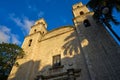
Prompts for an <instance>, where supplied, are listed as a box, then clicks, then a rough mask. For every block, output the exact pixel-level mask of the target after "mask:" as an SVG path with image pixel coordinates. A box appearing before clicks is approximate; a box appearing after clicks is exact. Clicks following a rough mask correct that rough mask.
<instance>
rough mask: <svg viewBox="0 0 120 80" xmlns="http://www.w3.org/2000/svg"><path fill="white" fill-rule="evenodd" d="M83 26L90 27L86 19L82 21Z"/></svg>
mask: <svg viewBox="0 0 120 80" xmlns="http://www.w3.org/2000/svg"><path fill="white" fill-rule="evenodd" d="M83 24H84V26H85V27H89V26H91V24H90V22H89V20H88V19H85V20H84V21H83Z"/></svg>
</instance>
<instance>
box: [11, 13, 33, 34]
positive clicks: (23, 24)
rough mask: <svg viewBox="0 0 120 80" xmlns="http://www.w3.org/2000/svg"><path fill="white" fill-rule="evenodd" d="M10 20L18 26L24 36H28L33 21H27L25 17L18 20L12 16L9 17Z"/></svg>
mask: <svg viewBox="0 0 120 80" xmlns="http://www.w3.org/2000/svg"><path fill="white" fill-rule="evenodd" d="M10 18H11V20H13V21H14V22H15V23H16V25H17V26H19V27H20V28H21V30H22V31H23V34H24V35H26V34H28V32H29V30H30V28H31V26H33V24H34V21H33V20H29V19H28V18H27V17H24V18H22V19H20V18H18V17H15V16H14V15H13V14H12V15H10Z"/></svg>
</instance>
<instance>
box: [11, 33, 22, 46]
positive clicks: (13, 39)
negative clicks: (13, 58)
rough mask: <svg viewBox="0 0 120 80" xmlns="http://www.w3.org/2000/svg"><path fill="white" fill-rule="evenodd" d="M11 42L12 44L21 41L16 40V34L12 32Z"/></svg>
mask: <svg viewBox="0 0 120 80" xmlns="http://www.w3.org/2000/svg"><path fill="white" fill-rule="evenodd" d="M11 37H12V43H14V44H21V42H20V41H19V40H18V35H15V34H12V35H11Z"/></svg>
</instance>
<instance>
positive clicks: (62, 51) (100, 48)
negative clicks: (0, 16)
mask: <svg viewBox="0 0 120 80" xmlns="http://www.w3.org/2000/svg"><path fill="white" fill-rule="evenodd" d="M72 13H73V16H74V18H73V23H74V25H68V26H61V27H60V28H57V29H54V30H52V31H48V30H47V23H46V22H45V20H44V19H43V18H42V19H40V20H37V21H36V22H35V24H34V25H33V26H32V27H31V29H30V32H29V34H28V35H27V36H26V37H25V39H24V42H23V44H22V48H23V50H24V51H25V56H24V57H23V58H22V59H17V60H16V62H18V64H19V66H13V68H12V70H11V72H10V75H9V77H8V80H120V47H119V45H118V44H117V43H116V42H115V41H114V39H113V38H112V37H111V35H110V34H109V32H108V31H107V30H106V28H105V27H104V26H103V25H102V24H100V23H96V21H95V20H94V19H93V14H94V12H90V11H89V9H88V8H87V7H86V5H83V4H82V3H81V2H80V3H76V4H74V5H73V6H72Z"/></svg>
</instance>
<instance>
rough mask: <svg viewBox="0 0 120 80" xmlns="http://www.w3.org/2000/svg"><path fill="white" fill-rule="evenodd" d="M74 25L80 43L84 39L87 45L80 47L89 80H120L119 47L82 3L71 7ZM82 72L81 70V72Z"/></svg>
mask: <svg viewBox="0 0 120 80" xmlns="http://www.w3.org/2000/svg"><path fill="white" fill-rule="evenodd" d="M72 9H73V10H72V11H73V15H74V19H73V22H74V25H75V27H76V30H77V33H78V37H79V40H80V43H81V42H82V41H83V40H84V39H85V40H86V41H87V43H88V45H86V46H84V45H83V44H80V45H81V48H82V51H83V54H84V58H85V62H86V66H87V69H88V74H89V76H90V80H119V79H120V62H119V61H120V51H118V50H120V47H119V46H118V44H117V43H116V42H115V41H114V39H113V38H112V37H111V35H110V34H109V33H108V31H107V30H106V28H105V27H104V26H103V25H102V24H100V23H96V21H95V20H94V19H93V14H94V13H93V12H90V11H89V10H88V8H87V7H86V6H85V5H83V4H82V3H77V4H75V5H73V7H72ZM81 71H82V70H81Z"/></svg>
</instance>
